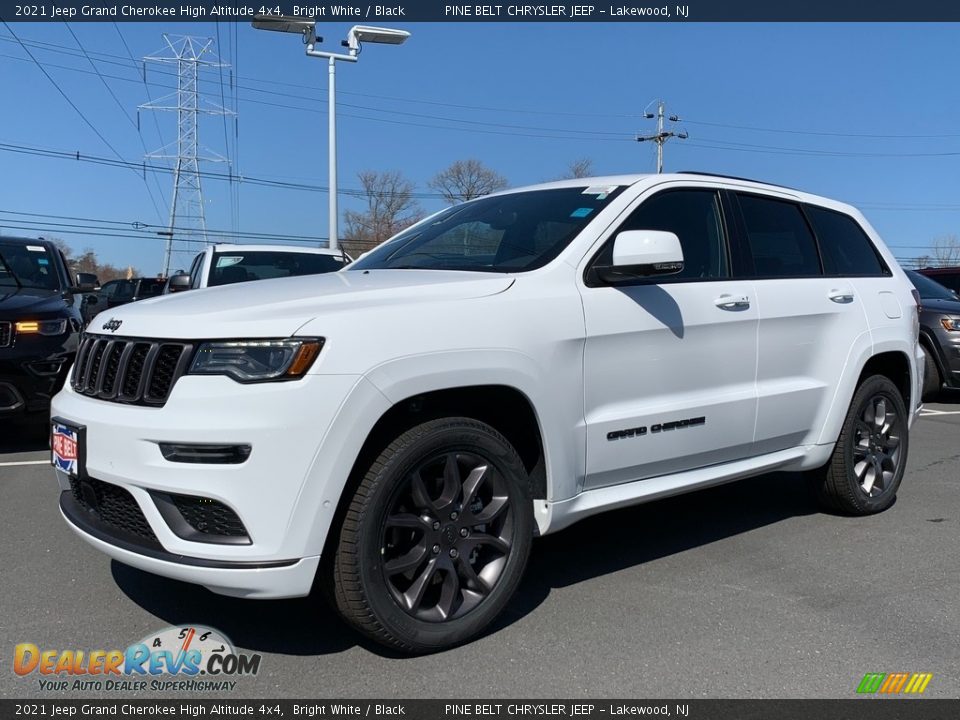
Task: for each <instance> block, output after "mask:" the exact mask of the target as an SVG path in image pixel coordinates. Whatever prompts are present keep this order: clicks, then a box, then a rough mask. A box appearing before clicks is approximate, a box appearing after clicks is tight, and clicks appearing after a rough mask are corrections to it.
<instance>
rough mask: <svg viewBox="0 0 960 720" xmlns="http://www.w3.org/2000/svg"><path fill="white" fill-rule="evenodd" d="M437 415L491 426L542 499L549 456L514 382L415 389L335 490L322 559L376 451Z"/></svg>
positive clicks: (376, 429) (381, 424)
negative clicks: (510, 447)
mask: <svg viewBox="0 0 960 720" xmlns="http://www.w3.org/2000/svg"><path fill="white" fill-rule="evenodd" d="M441 417H468V418H472V419H474V420H479V421H481V422H484V423H486V424H488V425H490V426H491V427H493V428H494V429H496V430H497V431H498V432H499V433H500V434H502V435H503V436H504V437H505V438H506V439H507V440H508V441H509V442H510V444H511V445H513V447H514V449H515V450H516V451H517V453H518V454H519V455H520V459H521V460H522V461H523V464H524V467H525V468H526V470H527V473H528V474H529V477H530V485H529V487H530V494H531V497H532V498H533V499H534V500H541V501H542V500H544V499H546V497H547V493H548V487H547V467H548V459H547V452H546V450H545V444H544V430H543V426H542V423H541V421H540V417H539V414H538V413H537V410H536V408H535V405H534V403H533V402H532V400H531V399H530V397H529V396H528V395H527V394H526V393H524V392H523V391H521V390H520V389H518V388H517V387H515V386H512V385H506V384H496V383H494V384H477V385H462V386H456V387H446V388H440V389H435V390H428V391H424V392H419V393H415V394H413V395H410V396H407V397H405V398H403V399H402V400H399V401H397V402H394V403H393V405H391V406H390V407H389V408H388V409H387V410H386V411H384V412H383V413H382V414H381V415H380V417H379V419H378V420H377V421H376V422H375V423H374V424H373V426H372V427H371V428H370V431H369V432H368V433H367V435H366V438H365V439H364V442H363V445H362V446H361V448H360V451H359V452H358V453H357V455H356V457H355V458H354V461H353V465H352V467H351V470H350V473H349V476H348V477H347V481H346V484H345V485H344V487H343V490H342V492H341V493H340V498H339V501H338V503H337V507H336V510H335V512H334V515H333V519H332V522H331V524H330V529H329V532H327V536H326V538H325V540H324V546H323V550H322V552H321V558H323V557H327V558H329V557H331V556H332V552H331V551H332V550H333V548H334V547H335V544H336V542H337V537H338V535H339V528H340V527H341V525H342V523H343V518H344V516H345V514H346V512H347V509H348V507H349V505H350V500H351V498H352V496H353V492H354V490H355V489H356V487H357V486H358V485H359V484H360V481H361V480H362V479H363V475H364V473H365V471H366V469H367V468H368V467H369V466H370V464H371V463H372V462H373V460H374V459H375V458H376V457H377V455H379V454H380V453H381V452H382V451H383V449H384V448H386V447H387V445H389V444H390V442H391V441H392V440H393V439H394V438H396V437H397V436H398V435H400V434H402V433H403V432H405V431H407V430H409V429H410V428H412V427H415V426H417V425H420V424H422V423H424V422H428V421H430V420H435V419H437V418H441Z"/></svg>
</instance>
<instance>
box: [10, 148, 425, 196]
mask: <svg viewBox="0 0 960 720" xmlns="http://www.w3.org/2000/svg"><path fill="white" fill-rule="evenodd" d="M0 151H3V152H12V153H17V154H21V155H36V156H40V157H48V158H54V159H61V160H71V161H74V162H86V163H92V164H95V165H103V166H106V167H122V168H134V169H136V170H140V169H143V170H144V172H153V173H164V174H167V175H170V174H172V173H173V172H174V171H173V169H172V168H169V167H164V166H160V167H158V166H156V165H143V166H141V165H140V164H138V163H134V162H130V161H127V160H114V159H113V158H105V157H101V156H96V155H88V154H84V153H81V152H79V151H64V150H52V149H49V148H38V147H34V146H29V145H19V144H14V143H0ZM199 172H200V176H201V177H203V178H210V179H213V180H221V181H226V180H229V175H227V174H225V173H218V172H213V171H210V170H201V171H199ZM235 180H236V182H239V183H245V184H248V185H259V186H263V187H275V188H283V189H288V190H303V191H306V192H319V193H325V192H327V191H328V188H327V187H325V186H323V185H314V184H311V183H305V182H292V181H284V180H271V179H268V178H265V177H256V176H252V175H237V176H235ZM339 192H342V193H344V194H347V195H352V196H355V197H366V193H365V191H363V190H357V189H343V188H340V190H339ZM410 197H414V198H418V199H442V197H443V196H442V195H441V194H440V193H426V192H413V193H410Z"/></svg>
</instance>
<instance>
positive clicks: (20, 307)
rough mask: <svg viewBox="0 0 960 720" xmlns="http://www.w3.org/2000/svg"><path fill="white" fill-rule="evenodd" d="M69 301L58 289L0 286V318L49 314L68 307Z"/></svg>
mask: <svg viewBox="0 0 960 720" xmlns="http://www.w3.org/2000/svg"><path fill="white" fill-rule="evenodd" d="M66 306H67V303H66V301H65V300H64V299H63V295H62V294H61V293H60V292H59V291H58V290H45V289H41V288H15V287H7V286H4V287H2V288H0V318H4V319H9V318H10V317H12V316H16V317H17V318H21V317H24V316H26V315H38V316H39V315H47V314H49V313H55V312H57V311H60V310H63V309H64V308H66Z"/></svg>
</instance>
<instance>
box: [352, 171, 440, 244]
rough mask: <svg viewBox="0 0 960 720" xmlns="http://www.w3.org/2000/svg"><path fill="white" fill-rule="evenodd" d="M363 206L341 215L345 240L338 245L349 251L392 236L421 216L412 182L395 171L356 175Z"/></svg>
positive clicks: (366, 172) (380, 241)
mask: <svg viewBox="0 0 960 720" xmlns="http://www.w3.org/2000/svg"><path fill="white" fill-rule="evenodd" d="M358 177H359V178H360V184H361V185H362V186H363V198H364V200H365V201H366V203H367V209H366V210H364V211H363V212H358V211H355V210H347V211H346V212H345V213H344V214H343V220H344V225H345V231H346V232H345V235H346V236H347V238H348V239H347V240H345V241H344V242H343V243H342V244H343V245H346V246H347V247H346V248H345V249H346V250H347V251H348V252H350V253H351V254H356V253H359V252H365V251H367V250H369V249H371V248H373V247H376V246H377V245H379V244H380V243H382V242H383V241H384V240H386V239H388V238H390V237H391V236H393V235H396V234H397V233H398V232H400V231H401V230H403V229H404V228H405V227H407V226H408V225H411V224H413V223H414V222H415V221H416V220H418V219H419V218H420V216H421V210H420V206H419V205H418V204H417V201H416V200H415V199H414V198H413V188H414V186H413V183H412V182H411V181H410V180H407V179H406V178H405V177H403V175H401V174H400V172H398V171H397V170H391V171H385V172H377V171H375V170H365V171H363V172H361V173H359V174H358Z"/></svg>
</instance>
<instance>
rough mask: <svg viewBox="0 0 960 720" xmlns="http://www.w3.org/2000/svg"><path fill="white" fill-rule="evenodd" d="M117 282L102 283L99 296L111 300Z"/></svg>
mask: <svg viewBox="0 0 960 720" xmlns="http://www.w3.org/2000/svg"><path fill="white" fill-rule="evenodd" d="M119 282H120V281H119V280H111V281H110V282H108V283H104V284H103V285H101V286H100V294H101V295H103V296H104V297H107V298H112V297H113V294H114V293H115V292H116V291H117V284H118V283H119Z"/></svg>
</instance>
